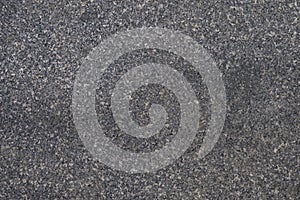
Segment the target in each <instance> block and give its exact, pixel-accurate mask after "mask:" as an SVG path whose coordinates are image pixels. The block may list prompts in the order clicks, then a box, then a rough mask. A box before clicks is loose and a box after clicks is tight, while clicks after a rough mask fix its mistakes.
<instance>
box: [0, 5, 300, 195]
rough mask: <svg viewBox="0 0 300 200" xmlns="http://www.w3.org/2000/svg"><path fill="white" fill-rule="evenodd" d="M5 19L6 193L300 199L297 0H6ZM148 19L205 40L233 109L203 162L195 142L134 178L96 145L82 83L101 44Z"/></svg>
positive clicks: (1, 185) (0, 74)
mask: <svg viewBox="0 0 300 200" xmlns="http://www.w3.org/2000/svg"><path fill="white" fill-rule="evenodd" d="M0 17H1V20H0V27H1V28H0V64H1V68H0V107H1V111H0V112H1V115H0V116H1V120H0V133H1V134H0V145H1V153H0V199H188V200H189V199H234V198H235V199H299V198H300V196H299V187H300V185H299V167H300V166H299V154H300V151H299V150H300V149H299V128H300V127H299V125H300V120H299V106H300V105H299V99H300V97H299V85H300V82H299V77H300V73H299V71H300V70H299V45H300V44H299V35H297V25H298V31H299V5H297V3H296V1H278V0H274V1H262V0H257V1H246V0H243V1H222V2H217V1H216V2H213V1H175V0H169V1H148V0H147V1H126V2H121V1H96V0H94V1H68V3H66V1H56V2H54V1H52V0H49V1H39V0H36V1H33V0H32V1H16V0H11V1H6V0H1V1H0ZM297 23H298V24H297ZM142 26H159V27H165V28H169V29H173V30H179V31H182V32H183V33H184V34H186V35H189V36H191V37H192V38H193V39H195V40H196V41H198V42H199V43H200V44H201V45H203V47H205V49H206V50H207V51H209V53H210V54H211V55H212V57H213V58H214V60H215V61H216V63H217V65H218V67H219V69H220V70H221V71H222V73H223V75H224V76H223V80H224V82H225V87H226V93H227V101H228V102H227V109H228V111H227V118H226V122H225V126H224V129H223V133H222V135H221V137H220V139H219V141H218V143H217V145H216V146H215V147H214V149H213V151H212V152H210V154H209V155H208V156H206V157H205V158H204V159H201V160H199V159H197V156H196V155H195V153H194V151H193V147H192V148H191V150H190V151H188V152H187V153H186V154H185V155H184V156H182V157H181V158H180V159H179V160H178V161H176V162H175V163H174V164H172V165H170V166H168V167H167V168H165V169H162V170H160V171H158V172H156V173H152V174H136V175H130V174H126V173H125V172H119V171H115V170H113V169H110V168H108V167H106V166H105V165H103V164H101V163H100V162H98V161H96V160H94V159H93V158H92V156H91V155H90V154H89V152H88V151H87V150H86V149H85V147H84V146H83V144H82V142H81V140H80V139H79V136H78V134H77V132H76V129H75V126H74V124H73V120H72V112H71V102H72V88H73V83H74V80H75V76H76V72H77V70H78V68H79V67H80V62H81V59H82V58H84V57H85V56H86V55H87V54H88V53H89V52H90V51H91V50H92V48H93V47H95V46H97V45H98V44H99V42H101V40H103V39H104V38H106V37H107V36H109V35H111V34H113V33H116V32H118V31H121V30H127V29H130V28H135V27H142ZM297 90H298V91H297Z"/></svg>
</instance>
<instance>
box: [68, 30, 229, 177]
mask: <svg viewBox="0 0 300 200" xmlns="http://www.w3.org/2000/svg"><path fill="white" fill-rule="evenodd" d="M143 48H157V49H162V50H166V51H169V52H173V53H175V54H177V55H179V56H181V57H183V58H184V59H186V60H187V61H189V62H190V63H191V64H192V65H193V66H194V67H195V69H196V71H198V72H199V73H200V74H201V75H202V77H203V80H204V83H205V84H206V86H207V88H208V91H209V94H210V97H211V102H212V104H211V120H210V123H209V127H208V129H207V132H206V135H205V137H204V140H203V144H202V146H201V148H200V150H199V153H198V154H199V157H200V158H202V157H204V156H205V155H206V154H207V153H209V152H210V151H211V150H212V148H213V147H214V145H215V144H216V142H217V140H218V138H219V135H220V133H221V131H222V128H223V124H224V121H225V115H226V95H225V87H224V83H223V81H222V74H221V72H220V71H219V69H218V68H217V66H216V64H215V63H214V62H213V60H212V58H211V57H210V56H209V54H208V53H207V52H206V51H205V50H204V49H203V48H202V47H201V46H200V45H199V44H198V43H197V42H195V41H194V40H193V39H192V38H190V37H189V36H186V35H183V34H182V33H179V32H177V31H172V30H168V29H164V28H137V29H133V30H129V31H125V32H120V33H118V34H116V35H113V36H111V37H109V38H107V39H106V40H104V41H103V42H102V43H101V44H100V45H99V46H98V47H96V48H95V49H94V50H93V51H92V52H91V53H90V54H89V55H88V57H87V59H86V60H85V61H84V62H83V64H82V66H81V68H80V69H79V71H78V74H77V77H76V81H75V85H74V91H73V99H72V107H73V118H74V123H75V126H76V129H77V131H78V133H79V136H80V138H81V140H82V141H83V143H84V145H85V147H86V148H87V149H88V150H89V151H90V152H91V154H92V155H93V156H95V157H96V158H97V159H98V160H99V161H100V162H102V163H104V164H106V165H108V166H110V167H112V168H114V169H117V170H122V171H126V172H131V173H144V172H153V171H156V170H158V169H161V168H163V167H165V166H167V165H169V164H171V163H172V162H173V161H174V160H176V159H177V158H179V157H180V156H181V155H182V154H183V153H184V152H185V151H186V149H187V148H188V147H189V145H190V144H191V142H192V141H193V139H194V137H195V134H196V131H197V130H198V126H199V124H198V123H199V115H200V114H199V113H198V110H199V109H197V107H198V105H197V99H195V96H194V94H193V93H192V89H191V87H190V86H189V84H187V83H186V81H184V80H183V79H184V78H183V77H181V75H180V74H179V73H177V72H176V71H175V70H171V69H170V68H169V67H166V66H165V65H158V64H155V65H154V64H148V65H142V66H141V67H137V68H136V69H135V68H134V69H132V70H133V72H131V71H129V72H128V74H125V75H124V77H122V78H121V80H120V81H121V82H120V83H119V82H118V83H117V87H116V88H115V90H114V92H113V95H112V110H113V113H114V118H115V120H116V121H117V122H118V125H119V126H120V127H121V129H123V130H126V133H127V134H131V135H133V136H136V137H144V138H146V137H149V136H151V135H152V134H155V133H156V131H159V129H160V128H161V127H162V126H163V124H164V122H165V111H164V109H160V108H159V107H158V106H153V107H152V109H150V116H152V117H151V123H150V124H149V125H148V126H146V127H138V126H137V125H136V124H135V123H134V122H133V121H132V120H131V118H130V115H129V112H128V107H129V105H128V104H129V96H130V94H131V93H132V92H133V91H134V90H136V89H137V88H138V87H140V86H141V85H143V84H149V83H159V84H162V85H165V86H167V87H168V88H170V89H171V90H172V91H173V92H174V93H175V95H176V97H177V98H179V99H180V101H179V102H180V108H181V111H182V113H181V115H182V116H181V122H180V127H179V131H178V133H177V134H176V136H175V137H174V139H173V140H172V141H171V142H169V143H167V144H166V145H165V146H164V147H163V148H162V149H160V150H156V151H153V152H150V153H133V152H128V151H124V150H122V149H121V148H120V147H118V146H116V145H114V144H113V143H112V142H111V141H110V140H109V139H108V138H107V137H106V136H105V134H104V133H103V130H102V128H101V127H100V125H99V123H98V121H97V114H96V110H95V95H96V82H97V80H98V79H99V77H101V73H103V72H104V70H105V69H106V68H108V66H109V65H110V64H111V63H112V62H113V61H114V60H116V59H118V58H119V57H120V56H121V55H123V54H125V53H127V52H130V51H133V50H137V49H143ZM136 70H140V71H139V72H138V71H136ZM175 82H176V84H175ZM177 82H178V83H177ZM179 83H181V84H179ZM177 84H178V85H179V86H178V85H177ZM162 119H163V120H162Z"/></svg>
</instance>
